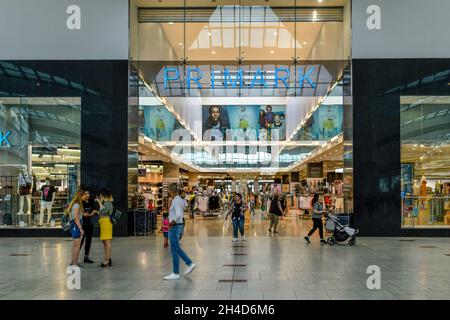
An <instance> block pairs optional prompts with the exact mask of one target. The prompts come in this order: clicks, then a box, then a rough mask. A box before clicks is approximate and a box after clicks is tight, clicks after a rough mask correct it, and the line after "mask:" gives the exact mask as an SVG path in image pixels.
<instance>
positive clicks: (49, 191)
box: [39, 178, 56, 227]
mask: <svg viewBox="0 0 450 320" xmlns="http://www.w3.org/2000/svg"><path fill="white" fill-rule="evenodd" d="M55 196H56V189H55V187H54V186H52V184H51V181H50V178H46V179H45V184H44V185H43V186H42V187H41V212H40V215H39V227H41V226H42V225H43V223H44V212H45V210H46V209H47V226H49V225H50V219H51V218H52V206H53V202H54V201H55Z"/></svg>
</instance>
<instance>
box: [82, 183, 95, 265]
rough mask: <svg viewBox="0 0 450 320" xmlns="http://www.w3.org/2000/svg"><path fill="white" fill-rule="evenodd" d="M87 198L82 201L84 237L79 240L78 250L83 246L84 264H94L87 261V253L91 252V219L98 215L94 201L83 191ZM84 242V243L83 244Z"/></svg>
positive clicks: (92, 230) (92, 228)
mask: <svg viewBox="0 0 450 320" xmlns="http://www.w3.org/2000/svg"><path fill="white" fill-rule="evenodd" d="M85 195H86V197H87V200H86V201H83V230H84V235H83V238H82V239H81V244H80V250H81V248H82V247H83V244H84V263H94V261H92V260H91V259H89V253H90V251H91V244H92V237H93V236H94V225H93V224H92V221H91V218H92V217H93V216H95V215H96V214H98V210H97V208H96V203H95V200H94V199H93V198H92V197H91V195H90V193H89V191H87V190H86V191H85ZM85 241H86V243H85Z"/></svg>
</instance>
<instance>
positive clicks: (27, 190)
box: [17, 167, 35, 215]
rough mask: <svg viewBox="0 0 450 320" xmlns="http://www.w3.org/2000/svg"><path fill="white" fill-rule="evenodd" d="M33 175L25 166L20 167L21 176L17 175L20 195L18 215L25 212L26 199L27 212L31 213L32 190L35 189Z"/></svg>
mask: <svg viewBox="0 0 450 320" xmlns="http://www.w3.org/2000/svg"><path fill="white" fill-rule="evenodd" d="M34 183H35V182H34V181H33V177H32V176H31V175H30V174H28V172H27V170H26V168H25V167H22V168H21V169H20V173H19V176H18V177H17V194H18V195H19V212H17V214H18V215H21V214H24V213H23V205H24V202H25V199H26V200H27V205H28V211H27V213H26V214H31V192H32V190H33V184H34Z"/></svg>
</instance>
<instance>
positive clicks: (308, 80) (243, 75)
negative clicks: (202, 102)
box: [164, 66, 317, 89]
mask: <svg viewBox="0 0 450 320" xmlns="http://www.w3.org/2000/svg"><path fill="white" fill-rule="evenodd" d="M314 71H316V66H309V67H308V66H302V67H299V68H298V69H297V74H296V75H295V85H296V86H297V88H303V87H311V88H313V89H315V88H316V87H317V82H316V81H314V80H313V79H312V78H313V77H312V75H313V73H314ZM292 73H294V72H291V69H289V68H287V67H278V68H276V69H274V70H272V71H267V70H264V69H261V68H259V67H258V68H257V69H256V70H252V71H248V70H243V69H241V68H239V69H238V70H237V71H231V72H230V70H229V69H228V68H227V67H225V68H223V70H215V69H214V67H213V66H211V69H210V75H209V76H210V81H209V82H210V83H209V84H208V85H209V86H210V88H211V89H214V88H215V86H217V85H218V86H219V87H221V88H232V89H236V88H238V89H241V88H250V89H253V88H254V87H255V86H256V87H258V88H261V87H263V88H269V87H272V88H283V87H284V88H287V89H289V88H290V84H291V83H292V81H291V78H294V75H293V74H292ZM180 80H181V79H180V70H179V69H178V68H174V67H165V68H164V89H167V88H169V85H170V83H171V82H179V81H180ZM184 83H185V86H186V88H187V89H191V86H193V87H194V88H198V89H203V86H204V85H206V84H205V77H204V70H202V69H200V68H198V67H187V68H186V74H185V76H184Z"/></svg>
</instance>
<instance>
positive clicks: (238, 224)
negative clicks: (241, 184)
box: [225, 193, 247, 242]
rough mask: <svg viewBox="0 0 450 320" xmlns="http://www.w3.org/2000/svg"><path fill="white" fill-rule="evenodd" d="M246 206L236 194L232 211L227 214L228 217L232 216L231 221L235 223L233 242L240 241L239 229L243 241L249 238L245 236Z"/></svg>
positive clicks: (231, 207) (231, 206)
mask: <svg viewBox="0 0 450 320" xmlns="http://www.w3.org/2000/svg"><path fill="white" fill-rule="evenodd" d="M246 209H247V208H246V206H245V205H244V203H243V201H242V196H241V195H240V194H238V193H237V194H236V195H235V196H234V201H233V202H232V203H231V205H230V211H229V212H228V214H227V217H226V218H225V220H226V219H227V218H228V216H229V215H230V214H231V219H232V221H233V242H236V241H238V229H239V232H240V233H241V236H242V240H244V241H246V240H247V238H246V237H245V235H244V223H245V210H246Z"/></svg>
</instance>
